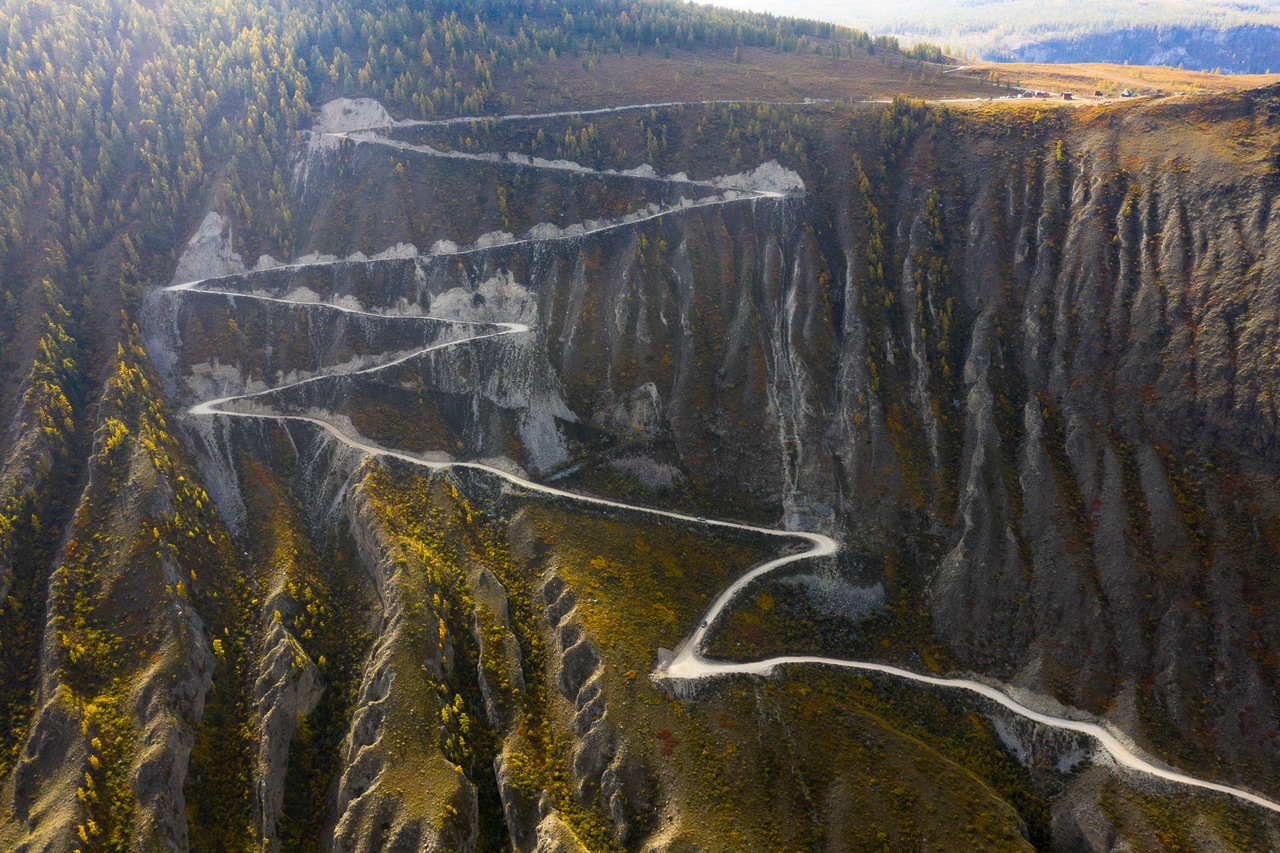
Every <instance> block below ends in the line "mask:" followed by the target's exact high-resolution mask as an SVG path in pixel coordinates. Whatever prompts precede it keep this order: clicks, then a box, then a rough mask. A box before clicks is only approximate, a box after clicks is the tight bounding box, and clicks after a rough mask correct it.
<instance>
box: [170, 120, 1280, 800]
mask: <svg viewBox="0 0 1280 853" xmlns="http://www.w3.org/2000/svg"><path fill="white" fill-rule="evenodd" d="M622 109H627V108H626V107H618V108H612V109H611V110H609V111H620V110H622ZM530 118H534V117H530ZM361 141H374V140H373V139H369V138H363V139H361ZM383 141H384V142H386V140H383ZM422 153H427V154H434V155H436V156H447V155H445V154H444V153H443V152H436V151H434V150H433V149H428V150H425V151H422ZM526 165H527V164H526ZM590 171H594V170H590ZM650 179H652V180H671V179H669V178H662V177H652V178H650ZM746 192H747V193H749V194H748V195H744V196H743V197H738V198H723V197H721V198H718V199H717V200H715V201H710V200H708V201H706V202H705V204H729V203H732V202H735V201H743V200H754V199H758V198H765V197H776V196H778V195H781V194H780V193H770V192H762V191H746ZM687 209H689V205H687V204H686V205H683V206H673V207H671V208H669V209H663V210H661V211H659V212H657V213H653V214H651V215H648V216H646V217H645V218H648V219H653V218H657V217H658V216H666V215H669V214H672V213H676V212H678V211H680V210H687ZM637 221H644V220H643V219H632V220H629V221H619V222H615V223H610V224H608V225H605V226H601V227H598V228H596V229H594V231H600V230H605V229H607V228H617V227H623V226H625V225H629V224H634V223H635V222H637ZM584 233H592V232H591V231H588V230H586V229H582V230H579V231H577V232H576V233H574V234H565V235H564V236H563V237H561V238H550V239H565V238H570V237H580V236H582V235H583V234H584ZM516 242H537V240H535V239H534V238H526V239H525V240H521V241H516ZM507 245H510V244H507ZM470 251H478V249H477V248H471V249H460V250H458V251H457V252H453V253H446V254H464V253H466V252H470ZM368 262H377V261H376V260H375V261H368ZM338 263H344V261H321V262H317V263H315V264H296V265H288V266H285V267H275V268H274V270H275V271H278V270H280V269H282V268H283V269H290V268H293V269H296V268H300V267H302V266H329V265H334V264H338ZM261 272H269V270H264V271H261ZM253 275H255V273H253V272H249V273H244V274H242V276H243V277H245V278H249V277H252V276H253ZM211 281H213V279H205V280H201V281H193V282H186V283H182V284H175V285H171V286H169V287H167V288H165V292H166V293H168V294H170V295H172V296H173V297H175V298H181V297H183V296H184V295H186V294H190V293H201V294H210V295H222V296H225V297H227V298H234V299H257V300H262V301H266V302H273V303H280V304H285V305H289V306H297V307H310V308H320V309H323V310H333V311H342V312H346V313H350V314H357V315H361V316H369V317H377V318H381V319H388V320H401V321H419V322H425V321H430V322H446V323H452V324H456V325H458V326H460V327H466V328H468V329H470V330H471V331H472V333H471V334H468V335H465V336H463V337H460V338H457V339H454V340H450V341H446V342H442V343H436V344H432V345H430V346H426V347H423V348H421V349H417V350H413V351H411V352H409V353H407V354H401V355H399V356H397V357H395V358H393V359H390V360H388V361H385V362H381V363H379V364H376V365H373V366H370V367H364V368H360V369H356V370H350V371H346V372H331V373H321V374H317V375H315V376H312V377H310V378H307V379H303V380H301V381H299V382H294V383H290V384H287V385H283V386H278V387H276V388H271V389H268V390H266V391H258V392H254V393H249V394H242V395H235V396H228V397H221V398H218V399H214V400H207V401H205V402H201V403H197V404H196V405H193V406H191V407H190V408H189V409H188V414H189V415H191V416H195V417H206V416H219V417H237V418H257V419H267V420H274V421H299V422H305V423H308V424H311V425H313V426H315V427H317V428H318V429H321V430H323V431H325V432H327V433H328V434H329V435H330V436H332V437H333V438H334V439H336V440H337V441H339V442H342V443H343V444H345V445H346V446H348V447H350V448H352V449H354V450H357V451H359V452H361V453H364V454H367V455H369V456H370V457H387V458H392V459H398V460H401V461H404V462H407V463H409V464H412V465H417V466H420V467H422V468H425V469H428V470H431V471H443V470H448V469H466V470H472V471H478V472H483V473H485V474H487V475H490V476H493V477H497V478H499V479H500V480H503V481H505V482H506V483H508V484H509V485H510V486H512V487H514V488H515V489H517V490H519V491H522V492H526V493H531V494H540V495H547V496H551V497H556V498H561V499H567V500H571V501H575V502H578V503H582V504H587V505H590V506H596V507H601V508H604V509H609V510H615V511H622V512H628V513H636V514H639V515H643V516H646V517H650V518H658V519H664V520H671V521H677V522H682V523H686V524H694V525H702V526H706V527H712V528H721V529H727V530H740V531H746V532H750V533H754V534H760V535H765V536H770V537H774V538H777V539H784V540H788V541H792V542H799V543H803V544H804V545H805V546H807V547H806V548H805V549H804V550H802V551H799V552H796V553H791V554H787V555H785V556H781V557H777V558H775V559H772V560H769V561H767V562H764V563H761V564H760V565H758V566H755V567H754V568H752V569H751V570H750V571H748V572H746V573H745V574H744V575H742V576H741V577H740V578H738V579H737V580H736V581H735V582H734V583H733V584H732V585H730V586H729V587H728V588H726V589H725V590H724V591H722V592H721V593H720V594H719V595H718V596H717V597H716V598H715V600H714V601H713V602H712V603H711V605H710V606H709V607H708V608H707V610H706V611H705V613H704V615H703V616H702V618H701V620H700V621H699V623H698V625H697V626H696V627H695V628H694V630H693V632H692V633H691V634H690V635H689V637H688V638H686V639H685V640H684V641H683V642H682V643H681V644H680V645H679V647H678V648H677V650H676V652H675V654H674V656H673V657H672V659H671V660H670V661H669V662H667V663H666V664H665V665H662V666H659V668H658V669H657V670H656V671H655V672H654V674H653V677H654V678H655V679H657V680H668V681H674V682H681V681H697V680H705V679H714V678H721V677H725V676H734V675H757V676H767V675H769V674H771V673H772V672H774V671H775V670H776V669H777V668H778V667H781V666H793V665H816V666H830V667H839V668H842V669H849V670H855V671H859V672H869V673H878V674H882V675H887V676H891V677H894V678H900V679H903V680H905V681H910V682H913V683H916V684H921V685H927V686H930V687H938V688H946V689H953V690H959V691H964V692H967V693H970V694H974V695H976V696H980V697H982V698H983V699H986V700H989V701H992V702H995V703H996V704H998V705H1000V706H1001V707H1003V708H1005V709H1006V710H1008V711H1011V712H1013V713H1014V714H1017V715H1018V716H1020V717H1023V718H1025V719H1027V720H1031V721H1033V722H1035V723H1038V724H1040V725H1044V726H1046V727H1049V728H1052V729H1057V730H1060V731H1067V732H1073V733H1076V734H1082V735H1086V736H1088V737H1090V738H1092V739H1094V740H1095V741H1096V742H1097V743H1098V745H1099V746H1101V747H1102V748H1103V749H1104V750H1105V751H1106V752H1107V753H1108V754H1109V755H1110V756H1111V758H1112V759H1114V761H1115V763H1116V764H1117V765H1119V766H1120V767H1124V768H1127V769H1129V770H1132V771H1135V772H1137V773H1141V774H1145V775H1147V776H1150V777H1153V778H1155V779H1160V780H1163V781H1167V782H1173V783H1177V784H1180V785H1186V786H1188V787H1192V788H1199V789H1202V790H1206V791H1212V792H1216V793H1220V794H1225V795H1228V796H1231V797H1235V798H1237V799H1240V800H1242V801H1244V802H1247V803H1251V804H1253V805H1256V806H1259V807H1261V808H1263V809H1267V810H1269V811H1271V812H1274V813H1277V814H1280V804H1278V803H1276V802H1274V801H1272V800H1269V799H1267V798H1265V797H1262V796H1259V795H1257V794H1254V793H1251V792H1249V791H1247V790H1244V789H1241V788H1237V787H1233V786H1230V785H1223V784H1219V783H1216V782H1211V781H1206V780H1203V779H1198V778H1196V777H1194V776H1189V775H1187V774H1185V773H1179V772H1177V771H1175V770H1172V769H1169V768H1167V767H1164V766H1162V765H1160V764H1158V763H1156V762H1155V761H1154V760H1153V759H1150V758H1148V757H1145V756H1143V755H1142V754H1141V753H1140V751H1139V750H1138V749H1137V748H1136V747H1134V746H1132V745H1130V744H1127V743H1126V742H1124V741H1123V740H1122V739H1121V738H1120V737H1117V735H1116V734H1115V733H1113V732H1112V731H1110V730H1109V729H1108V728H1106V727H1104V726H1103V725H1101V724H1099V723H1098V722H1096V721H1093V720H1089V719H1083V718H1080V719H1076V718H1069V717H1062V716H1055V715H1052V714H1048V713H1044V712H1042V711H1037V710H1035V709H1034V708H1031V707H1029V706H1027V705H1025V704H1023V703H1021V702H1019V701H1018V700H1016V699H1014V698H1013V697H1012V696H1011V695H1010V694H1009V693H1008V692H1006V691H1005V690H1002V689H999V688H998V687H995V686H992V685H990V684H986V683H983V682H980V681H976V680H973V679H969V678H960V677H955V678H941V677H937V676H932V675H925V674H922V673H918V672H913V671H911V670H907V669H902V668H900V667H896V666H890V665H887V664H881V663H875V662H870V661H857V660H844V659H840V658H829V657H818V656H807V655H784V656H779V657H772V658H767V659H765V660H758V661H751V662H746V663H738V662H726V661H716V660H711V659H708V658H706V657H705V656H704V655H703V650H704V647H705V644H706V639H707V636H708V634H709V632H710V631H711V630H712V628H713V627H714V626H715V625H716V623H717V622H718V620H719V619H720V617H721V616H722V615H723V614H724V612H725V610H726V608H728V607H729V605H730V604H732V603H733V602H734V600H735V599H736V598H738V597H739V596H740V595H741V594H742V593H743V592H744V591H745V590H747V589H748V588H749V587H750V586H751V585H752V584H753V583H755V582H756V581H758V580H760V579H761V578H763V577H764V576H766V575H768V574H770V573H771V572H775V571H777V570H779V569H781V568H783V567H785V566H788V565H791V564H793V563H797V562H800V561H804V560H815V559H820V558H823V557H830V556H832V555H834V554H836V553H837V552H838V551H839V548H840V546H839V543H837V542H836V540H834V539H832V538H831V537H829V536H825V535H823V534H821V533H808V532H797V531H789V530H778V529H775V528H768V527H759V526H756V525H751V524H744V523H740V522H735V521H726V520H722V519H706V518H702V517H695V516H692V515H687V514H684V513H679V512H672V511H669V510H661V509H654V508H651V507H646V506H640V505H636V504H630V503H625V502H622V501H616V500H609V499H607V498H600V497H594V496H590V495H582V494H577V493H575V492H570V491H566V490H564V489H559V488H556V487H554V486H550V485H546V484H544V483H539V482H535V481H533V480H530V479H527V478H526V477H524V476H521V475H520V474H518V473H514V472H513V471H510V470H505V469H504V468H501V467H497V466H495V465H490V464H486V463H484V462H476V461H470V462H468V461H452V460H449V459H428V458H424V457H422V456H417V455H413V454H410V453H404V452H401V451H397V450H392V449H389V448H386V447H381V446H379V445H376V444H372V443H370V442H368V441H366V440H363V439H361V438H358V437H356V436H353V435H350V434H348V433H347V432H345V431H344V430H343V429H341V428H340V427H338V426H337V425H335V424H334V423H332V422H330V421H328V420H325V419H324V418H323V417H319V416H316V415H301V414H283V413H277V412H272V411H269V410H265V409H258V410H256V411H237V410H235V409H230V408H227V407H228V406H230V405H232V404H234V403H238V402H246V401H255V402H261V401H262V398H264V397H266V396H268V395H270V394H273V393H276V392H279V391H283V390H286V389H289V388H294V387H297V386H300V385H304V384H307V383H314V382H322V381H326V380H330V379H334V378H339V377H346V376H356V375H364V374H372V373H376V372H378V371H381V370H386V369H388V368H391V367H394V366H396V365H399V364H403V363H405V362H407V361H409V360H411V359H414V358H418V357H421V356H423V355H426V354H428V353H431V352H433V351H436V350H441V349H444V348H446V347H452V346H464V345H467V344H470V343H473V342H476V341H480V340H485V339H489V338H500V337H505V336H508V335H520V334H526V333H528V332H530V331H531V330H530V328H529V326H527V325H524V324H520V323H482V322H464V321H458V320H454V319H452V318H448V317H428V316H421V315H412V314H406V313H399V314H396V313H382V312H372V311H365V310H361V309H356V308H351V307H347V306H343V305H337V304H334V303H331V302H322V301H299V300H291V299H282V298H279V297H272V296H266V295H262V294H255V293H248V292H244V291H231V290H226V289H219V288H214V287H210V286H209V283H210V282H211ZM1080 716H1081V717H1083V716H1084V715H1083V714H1082V715H1080Z"/></svg>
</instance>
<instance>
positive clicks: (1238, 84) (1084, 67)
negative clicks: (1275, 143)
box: [947, 62, 1280, 100]
mask: <svg viewBox="0 0 1280 853" xmlns="http://www.w3.org/2000/svg"><path fill="white" fill-rule="evenodd" d="M992 73H994V74H995V75H997V77H998V78H999V79H1000V80H1001V81H1002V82H1004V83H1008V84H1013V85H1016V86H1022V87H1025V88H1028V89H1044V90H1046V91H1049V92H1052V93H1054V94H1059V93H1061V92H1063V91H1070V92H1072V93H1073V94H1074V95H1075V96H1076V97H1077V98H1084V99H1085V100H1093V99H1095V95H1094V93H1095V92H1097V91H1102V92H1104V93H1105V95H1104V97H1106V98H1113V97H1118V96H1119V94H1120V92H1121V91H1123V90H1124V89H1130V90H1135V91H1139V92H1142V93H1151V94H1162V95H1171V94H1173V93H1175V92H1185V93H1189V94H1190V93H1195V94H1201V93H1208V92H1236V91H1241V90H1244V89H1257V88H1260V87H1263V86H1270V85H1273V84H1275V83H1280V74H1210V73H1207V72H1203V71H1184V70H1182V69H1179V68H1168V67H1165V66H1160V65H1108V64H1105V63H1101V62H1090V63H1081V64H1076V65H1042V64H1036V63H1030V62H1017V63H994V62H985V63H977V64H975V65H969V66H965V67H964V68H963V69H959V70H956V71H953V72H951V73H950V74H948V75H947V76H948V77H970V78H974V79H981V80H986V79H988V78H989V75H991V74H992Z"/></svg>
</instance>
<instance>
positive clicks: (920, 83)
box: [495, 48, 1003, 111]
mask: <svg viewBox="0 0 1280 853" xmlns="http://www.w3.org/2000/svg"><path fill="white" fill-rule="evenodd" d="M739 58H740V61H737V62H735V61H734V54H733V51H729V50H721V51H711V50H704V51H697V52H690V51H683V50H673V51H671V53H670V56H669V57H668V56H664V55H663V54H661V53H658V52H656V51H653V50H649V51H646V52H645V53H644V54H642V55H639V56H637V55H636V53H635V52H634V50H632V49H628V50H627V51H626V52H625V53H624V54H623V55H621V56H619V55H618V54H616V53H613V54H606V55H603V56H601V57H597V58H596V59H594V60H593V61H592V62H591V63H589V64H590V65H591V67H589V68H584V67H583V60H582V59H579V58H575V57H572V56H565V57H561V58H560V59H558V60H556V61H554V62H541V63H539V64H537V65H534V66H532V67H531V68H530V69H529V70H528V71H525V70H523V69H522V70H520V71H513V70H512V69H511V68H509V67H508V68H507V69H505V70H504V71H503V72H502V73H501V75H499V77H498V79H496V80H495V83H496V84H497V86H498V88H499V90H500V91H503V92H507V93H510V94H511V95H512V96H513V98H514V101H515V105H516V107H517V108H518V109H519V110H525V109H529V110H539V111H541V110H564V109H575V108H576V109H592V108H597V107H606V106H616V105H618V104H634V103H653V102H662V101H699V100H748V99H750V100H756V101H795V100H803V99H805V98H823V99H829V100H841V99H844V100H881V99H887V98H892V97H893V96H894V95H897V94H899V93H907V94H910V95H912V96H914V97H921V98H930V99H943V98H974V97H982V98H986V97H993V96H998V95H1000V94H1002V93H1003V90H1001V89H997V88H996V87H995V86H993V85H991V84H990V83H988V82H987V81H986V80H984V79H979V78H975V77H972V76H968V75H964V74H943V73H941V72H942V71H943V70H944V67H943V66H939V65H934V64H931V63H925V64H924V66H923V67H922V66H921V65H920V63H918V62H916V61H915V60H906V61H905V64H903V62H904V61H903V60H902V59H901V57H892V58H890V57H888V56H884V55H882V54H876V55H875V56H870V57H867V56H859V57H858V58H856V59H848V58H844V59H837V58H834V57H830V56H819V55H816V54H799V53H774V52H773V51H772V50H766V49H763V48H747V49H743V50H742V51H741V54H740V57H739ZM886 59H887V60H889V61H888V63H886V61H885V60H886ZM922 73H923V79H922Z"/></svg>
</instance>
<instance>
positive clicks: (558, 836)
mask: <svg viewBox="0 0 1280 853" xmlns="http://www.w3.org/2000/svg"><path fill="white" fill-rule="evenodd" d="M542 597H543V601H544V603H545V604H546V611H545V612H546V618H547V621H548V624H549V627H550V628H551V630H552V631H553V632H554V635H555V644H556V649H557V651H558V652H559V656H558V661H557V663H556V665H554V666H553V670H558V672H557V674H556V684H557V686H558V687H559V689H560V695H561V696H563V697H564V698H565V699H566V700H568V702H569V703H570V704H571V705H572V708H573V716H572V720H571V723H570V728H571V730H572V732H573V735H574V737H575V743H574V748H573V761H572V768H573V775H574V782H575V785H576V789H577V790H576V792H575V793H576V795H577V797H578V799H579V801H581V802H582V803H583V804H584V805H590V806H595V807H598V808H600V809H602V810H603V811H605V812H606V813H607V814H608V815H609V816H610V817H611V818H612V819H613V830H614V836H615V837H616V839H617V841H618V843H619V844H621V845H625V844H627V841H628V839H629V838H632V829H633V824H634V822H635V820H634V817H635V813H636V810H637V809H638V808H640V807H642V805H643V804H644V803H645V802H646V797H645V793H644V787H645V786H644V783H645V779H644V769H643V768H642V767H641V765H640V764H639V763H638V762H637V761H636V760H635V759H634V758H633V757H632V756H631V755H630V753H629V750H628V748H627V744H626V733H625V732H619V731H618V729H617V727H616V726H615V725H614V724H613V722H612V721H611V720H610V719H609V712H608V707H607V705H606V703H605V696H604V689H603V687H604V685H603V682H602V680H601V675H602V665H603V664H602V661H601V659H600V653H599V652H598V651H597V650H596V648H595V646H594V645H592V643H591V641H590V639H589V638H588V637H587V636H586V635H585V634H584V633H583V630H582V628H581V626H580V625H578V624H577V623H576V622H575V621H574V619H573V610H574V608H575V607H576V605H577V601H576V598H575V596H574V594H573V592H572V590H570V589H569V588H568V587H567V586H566V585H565V583H564V582H563V581H562V580H561V579H560V578H559V577H558V576H556V575H555V574H552V575H551V576H550V577H549V578H548V579H547V580H546V582H545V583H544V584H543V587H542ZM541 811H542V812H543V814H542V818H541V820H540V822H539V824H538V829H537V838H538V847H537V849H538V850H543V849H546V850H565V851H572V850H576V849H578V848H577V847H575V846H573V844H572V843H571V842H570V841H568V840H562V839H564V838H565V837H566V836H567V837H568V838H570V839H573V837H572V833H571V832H569V829H568V827H567V826H564V825H563V823H562V822H561V821H559V819H558V818H557V817H556V816H555V813H554V812H553V811H552V812H547V809H546V808H542V809H541ZM573 841H575V842H576V839H573ZM566 845H567V846H566Z"/></svg>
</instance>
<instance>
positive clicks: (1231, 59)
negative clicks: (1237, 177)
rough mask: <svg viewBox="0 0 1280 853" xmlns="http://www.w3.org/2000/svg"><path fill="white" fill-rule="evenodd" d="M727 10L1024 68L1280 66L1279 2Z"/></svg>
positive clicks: (974, 0) (874, 4)
mask: <svg viewBox="0 0 1280 853" xmlns="http://www.w3.org/2000/svg"><path fill="white" fill-rule="evenodd" d="M727 5H729V6H732V7H735V8H740V9H751V10H755V11H767V12H773V13H775V14H784V15H800V14H803V15H805V16H811V17H817V18H820V19H823V20H829V21H833V22H837V23H841V24H850V25H853V26H858V27H862V28H864V29H866V30H867V31H868V32H871V33H873V34H876V35H895V36H898V37H899V38H900V39H902V40H903V41H904V42H906V43H910V42H913V41H917V40H919V41H929V42H937V43H939V44H945V45H949V46H950V48H951V50H952V52H953V53H955V54H958V55H964V56H972V55H973V53H974V52H976V53H977V56H978V57H979V58H982V59H988V60H998V61H1019V62H1113V63H1126V62H1127V63H1130V64H1132V65H1170V66H1178V65H1182V66H1184V67H1186V68H1188V69H1194V70H1198V71H1213V70H1221V71H1223V72H1224V73H1232V74H1260V73H1263V72H1265V71H1267V70H1268V69H1272V68H1276V69H1280V4H1277V3H1275V2H1274V0H1267V2H1260V3H1240V2H1233V1H1232V0H1205V2H1198V3H1189V2H1182V0H1169V1H1168V2H1165V0H1150V2H1135V3H1123V4H1116V3H1104V2H1101V0H1081V2H1068V0H1045V2H1033V1H1032V0H900V2H898V0H895V1H894V2H889V0H867V2H862V3H857V4H848V3H842V2H835V0H819V2H817V3H808V2H806V3H802V2H799V0H728V2H727Z"/></svg>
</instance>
